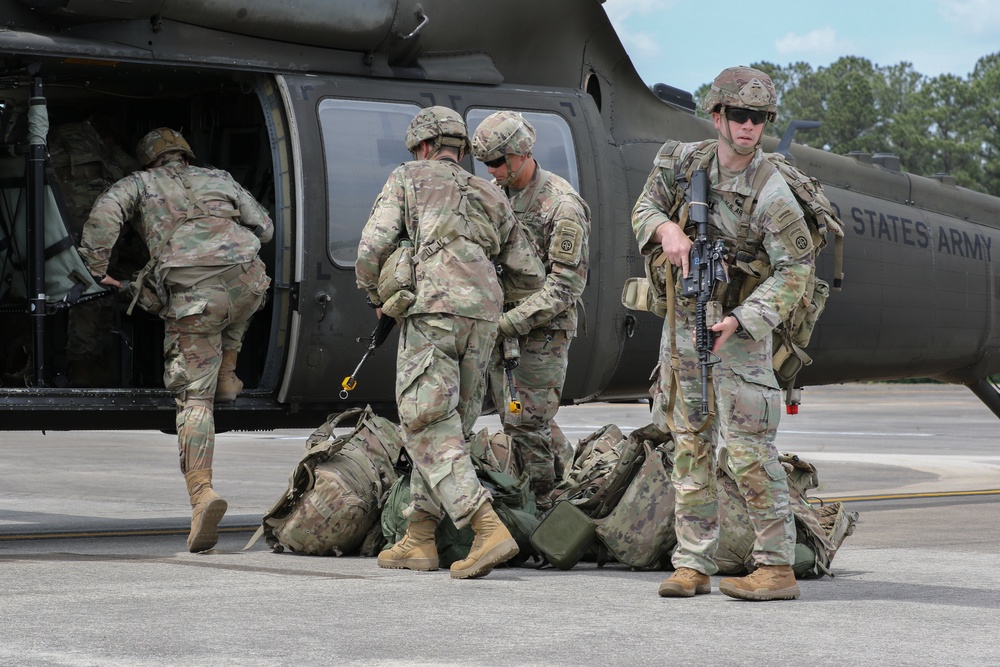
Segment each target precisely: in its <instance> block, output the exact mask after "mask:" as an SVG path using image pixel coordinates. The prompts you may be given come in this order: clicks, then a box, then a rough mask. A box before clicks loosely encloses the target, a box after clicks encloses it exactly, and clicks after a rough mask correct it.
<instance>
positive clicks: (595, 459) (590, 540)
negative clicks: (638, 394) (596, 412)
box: [531, 424, 669, 570]
mask: <svg viewBox="0 0 1000 667" xmlns="http://www.w3.org/2000/svg"><path fill="white" fill-rule="evenodd" d="M668 438H669V436H667V435H665V434H663V433H662V432H661V431H660V430H659V429H658V428H656V426H655V425H653V424H649V425H647V426H643V427H642V428H638V429H635V430H634V431H632V432H631V433H630V434H629V435H628V437H625V436H623V435H622V432H621V429H619V428H618V427H617V426H616V425H614V424H608V425H606V426H603V427H601V428H600V429H598V430H597V431H595V432H593V433H591V434H590V435H589V436H587V437H586V438H584V439H583V440H581V441H580V442H579V444H578V445H577V449H576V456H575V457H574V459H573V465H572V467H571V468H569V469H568V470H566V472H565V473H564V475H563V479H562V480H561V481H560V482H559V484H557V485H556V487H555V489H554V490H553V492H552V494H551V495H552V499H553V500H554V501H555V505H554V507H553V509H552V511H551V512H549V514H547V515H546V516H545V517H544V519H543V520H542V522H541V524H539V526H538V528H536V529H535V532H534V533H532V535H531V543H532V544H533V545H534V546H535V548H536V549H537V550H538V551H539V552H540V553H541V554H542V555H543V556H545V559H546V561H547V562H548V563H550V564H552V565H554V566H555V567H558V568H559V569H563V570H567V569H569V568H571V567H573V566H574V565H576V563H577V561H579V559H580V558H582V557H583V556H584V555H585V554H586V553H587V552H588V550H591V547H592V546H596V547H599V546H600V545H599V543H596V542H595V538H596V537H597V527H598V526H599V525H600V524H601V520H603V519H605V517H608V520H610V517H609V515H611V514H613V513H614V511H615V508H616V507H617V506H619V505H620V503H621V501H622V500H623V498H624V497H625V496H627V495H628V492H629V489H630V487H631V485H632V484H633V483H634V480H635V478H636V477H637V473H639V472H641V470H642V468H643V465H644V462H645V461H646V456H647V453H648V452H649V451H650V449H651V448H652V447H655V446H656V445H657V444H659V443H662V442H664V441H665V440H667V439H668ZM627 512H628V510H625V511H624V513H627ZM622 516H623V515H619V518H618V520H617V521H614V522H613V523H612V525H611V526H610V527H609V528H608V531H609V532H611V531H613V530H614V529H615V527H617V526H619V525H620V523H621V522H622V521H626V522H627V519H622ZM592 556H593V557H594V558H595V559H596V560H598V562H601V561H603V560H606V557H605V556H604V554H603V553H602V552H601V550H600V549H597V551H596V553H593V554H592Z"/></svg>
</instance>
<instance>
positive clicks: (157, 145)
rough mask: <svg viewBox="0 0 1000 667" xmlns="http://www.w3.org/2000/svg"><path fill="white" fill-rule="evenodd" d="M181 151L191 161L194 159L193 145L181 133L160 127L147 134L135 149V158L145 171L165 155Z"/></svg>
mask: <svg viewBox="0 0 1000 667" xmlns="http://www.w3.org/2000/svg"><path fill="white" fill-rule="evenodd" d="M171 151H180V152H182V153H184V154H185V155H186V156H187V158H188V159H189V160H193V159H194V151H192V150H191V145H190V144H188V142H187V141H186V140H185V139H184V137H182V136H181V133H180V132H177V131H175V130H171V129H170V128H169V127H158V128H156V129H155V130H152V131H151V132H148V133H146V136H144V137H143V138H142V139H140V140H139V143H138V144H136V147H135V156H136V158H137V159H138V160H139V165H140V166H141V167H142V168H143V169H145V168H146V167H148V166H149V165H151V164H153V163H154V162H156V159H157V158H158V157H160V156H161V155H163V154H164V153H169V152H171Z"/></svg>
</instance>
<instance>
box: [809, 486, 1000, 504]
mask: <svg viewBox="0 0 1000 667" xmlns="http://www.w3.org/2000/svg"><path fill="white" fill-rule="evenodd" d="M966 496H1000V489H983V490H981V491H938V492H934V493H886V494H881V495H874V496H838V497H835V498H820V497H818V496H817V499H818V500H820V501H821V502H824V503H836V502H842V503H847V502H851V503H856V502H863V501H866V500H910V499H915V498H961V497H966Z"/></svg>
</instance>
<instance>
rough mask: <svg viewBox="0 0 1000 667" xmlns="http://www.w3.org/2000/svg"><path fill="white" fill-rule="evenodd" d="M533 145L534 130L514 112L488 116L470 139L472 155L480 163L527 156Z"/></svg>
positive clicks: (499, 112) (501, 112)
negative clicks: (508, 156) (507, 157)
mask: <svg viewBox="0 0 1000 667" xmlns="http://www.w3.org/2000/svg"><path fill="white" fill-rule="evenodd" d="M534 145H535V128H533V127H532V126H531V123H529V122H528V121H526V120H525V119H524V116H522V115H521V114H519V113H517V112H516V111H497V112H496V113H492V114H490V115H489V116H487V117H486V118H485V119H483V122H482V123H480V124H479V127H478V128H476V133H475V135H474V136H473V137H472V153H473V155H475V156H476V159H477V160H479V161H480V162H490V161H492V160H498V159H500V158H502V157H505V156H507V155H527V154H528V153H530V152H531V149H532V147H534Z"/></svg>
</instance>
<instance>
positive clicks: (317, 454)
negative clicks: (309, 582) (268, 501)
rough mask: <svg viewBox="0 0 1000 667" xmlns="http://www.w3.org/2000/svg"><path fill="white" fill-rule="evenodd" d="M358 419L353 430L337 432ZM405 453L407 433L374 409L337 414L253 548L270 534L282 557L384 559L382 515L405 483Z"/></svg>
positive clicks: (317, 435)
mask: <svg viewBox="0 0 1000 667" xmlns="http://www.w3.org/2000/svg"><path fill="white" fill-rule="evenodd" d="M354 417H357V422H356V425H355V426H354V428H353V429H352V430H351V431H349V432H347V433H344V434H342V435H336V434H335V433H334V430H335V429H336V428H337V427H338V426H339V425H340V424H341V423H342V422H346V421H349V420H351V419H352V418H354ZM402 447H403V438H402V434H401V432H400V430H399V427H398V426H397V425H396V424H393V423H392V422H390V421H389V420H387V419H385V418H383V417H379V416H378V415H376V414H375V413H374V412H373V411H372V409H371V406H366V407H365V408H364V409H362V408H353V409H351V410H347V411H346V412H342V413H340V414H335V415H330V417H329V418H328V419H327V421H326V422H325V423H324V424H323V425H322V426H320V427H319V428H318V429H316V431H314V432H313V434H312V435H310V436H309V438H308V439H307V440H306V452H305V455H304V456H303V457H302V459H301V460H299V462H298V463H297V464H296V466H295V468H294V469H293V470H292V473H291V475H289V481H288V490H287V491H286V492H285V493H284V494H283V495H282V496H281V497H280V498H279V499H278V500H277V502H275V504H274V506H273V507H271V509H270V510H268V512H267V513H266V514H265V515H264V517H263V519H262V521H261V527H260V529H258V531H257V534H256V535H254V537H253V538H251V540H250V542H249V543H248V544H247V547H245V548H249V547H250V546H252V545H253V544H254V543H255V542H256V541H257V540H258V539H259V538H260V536H261V535H263V536H264V538H265V539H266V540H267V544H268V546H270V547H271V548H272V549H274V550H275V551H276V552H280V551H282V550H283V549H284V548H285V547H287V548H288V549H291V550H292V551H294V552H295V553H300V554H309V555H314V556H345V555H349V554H355V553H360V554H361V555H374V554H375V553H378V551H379V549H380V548H381V547H382V545H383V544H384V541H383V540H382V536H381V529H380V526H379V517H380V514H381V511H382V507H383V504H384V501H385V499H386V496H387V495H388V493H389V489H390V487H392V485H393V484H394V483H395V482H396V480H397V474H396V472H395V471H394V470H393V463H394V462H395V461H396V459H397V458H398V457H399V452H400V450H401V449H402Z"/></svg>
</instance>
